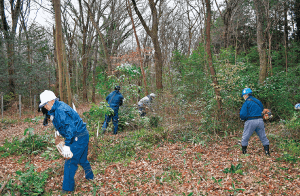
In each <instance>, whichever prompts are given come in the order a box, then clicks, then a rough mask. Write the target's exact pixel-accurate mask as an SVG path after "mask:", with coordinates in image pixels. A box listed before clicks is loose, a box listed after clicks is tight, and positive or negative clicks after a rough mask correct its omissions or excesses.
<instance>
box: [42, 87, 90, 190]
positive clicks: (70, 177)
mask: <svg viewBox="0 0 300 196" xmlns="http://www.w3.org/2000/svg"><path fill="white" fill-rule="evenodd" d="M40 100H41V104H40V105H39V107H40V108H41V107H45V108H46V109H47V110H48V114H49V115H50V119H51V120H52V123H53V125H54V127H55V128H56V130H57V131H58V132H59V134H60V135H61V136H63V137H64V138H65V146H63V149H62V154H63V156H64V158H66V160H65V166H64V180H63V186H62V191H61V192H62V193H63V194H65V193H68V192H69V191H74V187H75V180H74V176H75V173H76V170H77V168H78V164H80V165H81V166H82V168H83V169H84V172H85V178H86V179H88V180H93V179H94V174H93V171H92V168H91V165H90V163H89V161H88V160H87V154H88V144H89V132H88V131H87V129H86V123H84V122H83V121H82V119H81V118H80V116H79V115H78V113H77V112H75V111H74V110H73V109H72V108H71V107H70V106H69V105H67V104H66V103H64V102H62V101H59V100H58V98H57V97H56V96H55V94H54V93H53V92H52V91H49V90H45V91H44V92H42V93H41V94H40Z"/></svg>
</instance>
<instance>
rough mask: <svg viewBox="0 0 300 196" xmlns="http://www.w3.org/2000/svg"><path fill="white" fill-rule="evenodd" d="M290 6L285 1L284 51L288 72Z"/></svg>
mask: <svg viewBox="0 0 300 196" xmlns="http://www.w3.org/2000/svg"><path fill="white" fill-rule="evenodd" d="M287 12H288V7H287V4H286V3H284V53H285V69H286V73H287V72H288V60H287V58H288V56H287V48H288V18H287Z"/></svg>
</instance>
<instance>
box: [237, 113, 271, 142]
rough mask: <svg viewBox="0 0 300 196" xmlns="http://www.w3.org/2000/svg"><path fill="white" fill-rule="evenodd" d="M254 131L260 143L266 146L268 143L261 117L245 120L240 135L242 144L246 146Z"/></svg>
mask: <svg viewBox="0 0 300 196" xmlns="http://www.w3.org/2000/svg"><path fill="white" fill-rule="evenodd" d="M254 131H255V132H256V134H257V135H258V137H259V139H260V141H261V143H262V144H263V145H264V146H266V145H269V140H268V138H267V136H266V133H265V125H264V121H263V119H262V118H259V119H253V120H247V121H246V122H245V125H244V132H243V137H242V146H248V141H249V139H250V137H251V135H252V134H253V132H254Z"/></svg>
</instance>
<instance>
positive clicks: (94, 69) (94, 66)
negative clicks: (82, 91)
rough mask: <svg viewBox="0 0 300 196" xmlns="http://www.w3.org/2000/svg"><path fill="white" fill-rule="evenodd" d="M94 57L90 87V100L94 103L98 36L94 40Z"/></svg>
mask: <svg viewBox="0 0 300 196" xmlns="http://www.w3.org/2000/svg"><path fill="white" fill-rule="evenodd" d="M94 46H95V59H94V65H93V87H92V102H93V103H96V67H97V59H98V37H97V38H96V40H95V44H94Z"/></svg>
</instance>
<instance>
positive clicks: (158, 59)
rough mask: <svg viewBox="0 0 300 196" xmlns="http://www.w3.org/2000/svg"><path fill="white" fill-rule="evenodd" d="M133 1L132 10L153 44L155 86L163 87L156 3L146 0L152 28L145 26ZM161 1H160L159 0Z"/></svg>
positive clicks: (160, 88) (152, 0)
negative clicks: (149, 10)
mask: <svg viewBox="0 0 300 196" xmlns="http://www.w3.org/2000/svg"><path fill="white" fill-rule="evenodd" d="M131 1H132V3H133V7H134V10H135V12H136V14H137V15H138V17H139V19H140V21H141V23H142V25H143V27H144V29H145V30H146V32H147V34H148V35H149V36H150V37H151V39H152V43H153V45H154V59H155V78H156V88H157V89H159V90H162V89H163V85H162V67H163V59H162V52H161V48H160V44H159V40H158V24H159V14H158V12H157V9H156V3H157V2H158V1H157V2H156V3H155V2H154V0H148V2H149V6H150V9H151V16H152V28H151V30H150V28H149V27H148V26H147V24H146V22H145V20H144V18H143V16H142V15H141V13H140V11H139V10H138V8H137V5H136V2H135V0H131ZM160 3H161V1H160Z"/></svg>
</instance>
